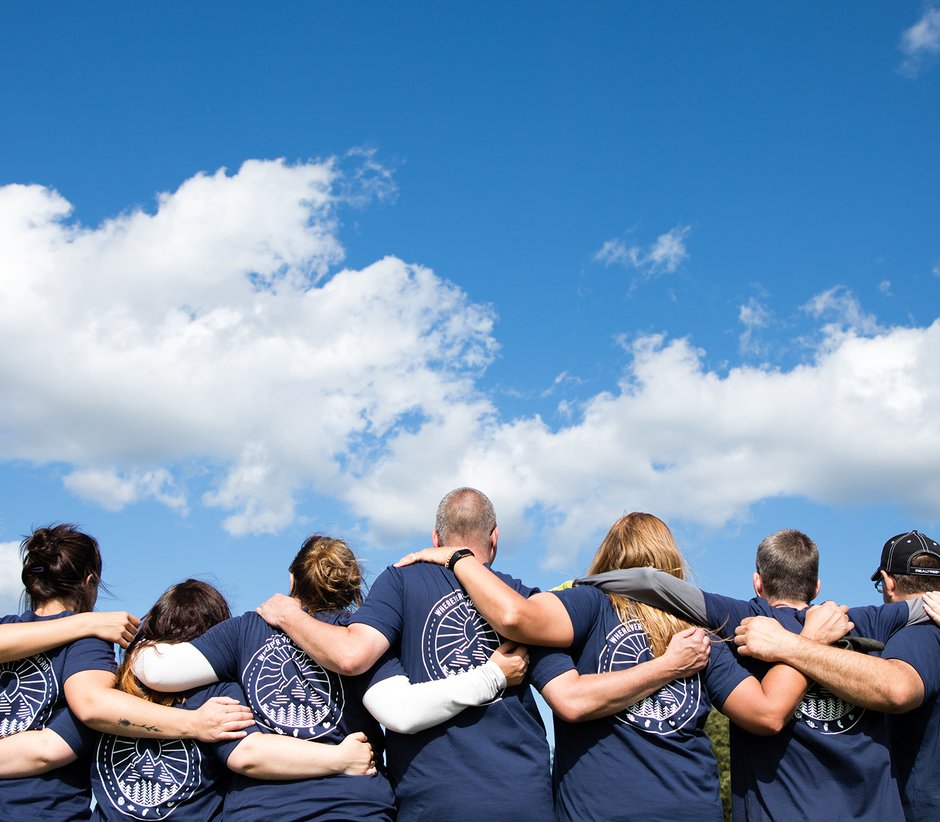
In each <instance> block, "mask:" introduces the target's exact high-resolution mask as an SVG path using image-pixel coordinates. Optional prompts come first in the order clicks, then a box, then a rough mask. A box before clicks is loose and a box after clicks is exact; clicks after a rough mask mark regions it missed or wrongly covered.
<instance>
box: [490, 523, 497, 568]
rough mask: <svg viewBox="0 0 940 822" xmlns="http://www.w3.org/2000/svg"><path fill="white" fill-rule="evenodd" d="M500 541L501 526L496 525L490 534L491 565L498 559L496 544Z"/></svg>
mask: <svg viewBox="0 0 940 822" xmlns="http://www.w3.org/2000/svg"><path fill="white" fill-rule="evenodd" d="M498 543H499V526H498V525H496V526H494V527H493V532H492V533H491V534H490V548H491V551H490V565H492V564H493V560H495V559H496V546H497V544H498Z"/></svg>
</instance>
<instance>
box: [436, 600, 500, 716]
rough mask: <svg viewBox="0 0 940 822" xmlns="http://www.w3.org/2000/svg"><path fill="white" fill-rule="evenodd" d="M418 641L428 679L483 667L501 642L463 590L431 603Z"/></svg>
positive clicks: (441, 677) (442, 677)
mask: <svg viewBox="0 0 940 822" xmlns="http://www.w3.org/2000/svg"><path fill="white" fill-rule="evenodd" d="M421 641H422V646H423V650H424V653H423V655H422V656H423V657H424V670H425V671H427V674H428V676H429V677H430V678H431V679H445V678H446V677H449V676H456V675H457V674H459V673H463V672H464V671H469V670H470V669H471V668H476V667H477V666H479V665H483V664H484V663H485V662H486V661H487V660H488V659H489V658H490V657H491V656H492V654H493V651H495V650H496V649H497V648H498V647H499V642H500V640H499V635H498V634H497V633H496V631H494V630H493V628H492V627H491V626H490V624H489V623H488V622H487V621H486V620H485V619H483V617H481V616H480V614H479V613H478V612H477V609H476V608H474V607H473V603H472V602H470V600H469V599H467V598H466V597H465V596H464V594H463V591H453V592H452V593H449V594H447V595H446V596H444V597H441V598H440V599H439V600H438V601H437V602H436V603H435V604H434V606H433V607H432V608H431V612H430V613H429V614H428V618H427V620H425V623H424V630H423V631H422V634H421ZM497 698H498V696H497Z"/></svg>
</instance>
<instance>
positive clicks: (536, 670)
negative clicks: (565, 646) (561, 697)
mask: <svg viewBox="0 0 940 822" xmlns="http://www.w3.org/2000/svg"><path fill="white" fill-rule="evenodd" d="M574 670H577V666H576V665H575V664H574V660H573V659H572V658H571V655H570V654H569V653H568V652H567V651H564V650H562V649H561V648H539V647H533V648H530V649H529V681H530V682H531V683H532V684H533V685H534V686H535V688H536V690H538V691H541V690H542V688H544V687H545V686H546V685H548V683H549V682H551V681H552V680H553V679H555V677H558V676H561V675H562V674H563V673H566V672H568V671H574Z"/></svg>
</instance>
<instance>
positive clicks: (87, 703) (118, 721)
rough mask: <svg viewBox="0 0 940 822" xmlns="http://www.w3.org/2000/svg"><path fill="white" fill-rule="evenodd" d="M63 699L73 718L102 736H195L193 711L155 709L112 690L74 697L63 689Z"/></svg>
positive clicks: (93, 691)
mask: <svg viewBox="0 0 940 822" xmlns="http://www.w3.org/2000/svg"><path fill="white" fill-rule="evenodd" d="M66 696H67V697H68V700H69V707H70V708H71V709H72V711H73V712H74V713H75V715H76V716H77V717H78V718H79V719H80V720H81V721H82V722H84V723H85V724H86V725H88V727H90V728H93V729H94V730H96V731H99V732H101V733H108V734H115V735H117V736H131V737H146V738H153V739H164V738H170V739H176V738H181V739H182V738H195V737H197V736H198V733H197V730H196V725H195V722H194V713H193V712H192V711H186V710H182V709H180V708H168V707H166V706H163V705H157V704H155V703H153V702H147V701H146V700H144V699H138V698H137V697H135V696H131V695H130V694H126V693H124V692H123V691H118V690H116V689H114V688H111V689H106V688H94V689H88V690H87V691H86V692H85V693H83V694H81V695H80V696H77V697H73V696H71V695H69V691H68V689H66Z"/></svg>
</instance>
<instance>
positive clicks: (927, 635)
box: [881, 625, 940, 702]
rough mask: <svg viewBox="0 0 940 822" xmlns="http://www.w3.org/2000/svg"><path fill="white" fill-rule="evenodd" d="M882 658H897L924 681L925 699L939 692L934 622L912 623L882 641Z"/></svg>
mask: <svg viewBox="0 0 940 822" xmlns="http://www.w3.org/2000/svg"><path fill="white" fill-rule="evenodd" d="M881 658H882V659H900V660H901V661H902V662H906V663H907V664H908V665H910V666H911V667H912V668H913V669H914V670H915V671H917V674H918V676H920V678H921V680H922V681H923V683H924V701H925V702H926V701H927V700H929V699H931V698H932V697H935V696H936V695H937V694H938V693H940V629H938V628H937V627H936V626H934V625H911V626H909V627H907V628H904V629H903V630H900V631H898V632H897V633H896V634H894V636H892V637H891V639H889V640H888V642H887V644H886V645H885V649H884V651H882V653H881Z"/></svg>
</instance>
